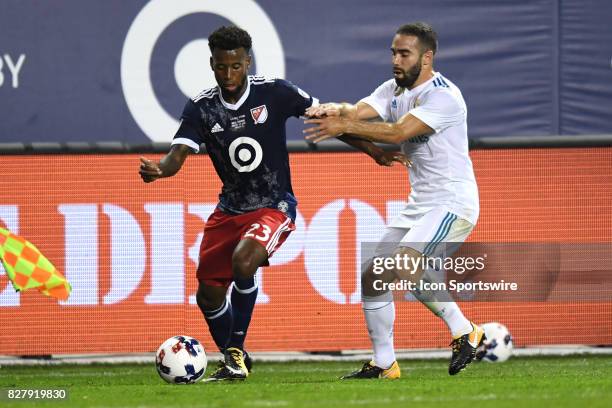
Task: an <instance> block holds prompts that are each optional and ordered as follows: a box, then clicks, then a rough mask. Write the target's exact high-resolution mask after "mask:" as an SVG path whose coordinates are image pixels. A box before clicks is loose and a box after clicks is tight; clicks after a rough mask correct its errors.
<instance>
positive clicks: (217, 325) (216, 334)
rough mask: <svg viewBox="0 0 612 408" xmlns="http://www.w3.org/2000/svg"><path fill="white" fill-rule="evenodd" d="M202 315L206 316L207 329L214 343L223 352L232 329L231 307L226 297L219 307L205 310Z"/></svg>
mask: <svg viewBox="0 0 612 408" xmlns="http://www.w3.org/2000/svg"><path fill="white" fill-rule="evenodd" d="M204 317H205V318H206V323H208V330H209V331H210V334H211V335H212V338H213V340H214V341H215V344H216V345H217V347H218V348H219V351H221V352H223V351H224V350H225V349H226V348H227V344H228V343H229V339H230V333H231V331H232V321H233V316H232V307H231V306H230V304H229V303H228V301H227V299H225V300H224V301H223V305H221V307H220V308H218V309H215V310H211V311H208V310H207V311H205V312H204Z"/></svg>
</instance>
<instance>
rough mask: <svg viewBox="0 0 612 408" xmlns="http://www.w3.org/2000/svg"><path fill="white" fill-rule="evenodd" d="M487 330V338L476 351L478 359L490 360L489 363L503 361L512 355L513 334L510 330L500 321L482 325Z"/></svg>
mask: <svg viewBox="0 0 612 408" xmlns="http://www.w3.org/2000/svg"><path fill="white" fill-rule="evenodd" d="M480 327H482V328H483V329H484V331H485V336H487V339H486V340H485V341H484V343H483V344H482V346H480V347H479V348H478V351H477V352H476V359H477V360H484V361H488V362H489V363H501V362H504V361H506V360H508V359H509V358H510V356H511V355H512V349H513V348H514V345H513V344H512V336H511V335H510V332H509V331H508V329H507V328H506V326H504V325H503V324H500V323H485V324H483V325H481V326H480Z"/></svg>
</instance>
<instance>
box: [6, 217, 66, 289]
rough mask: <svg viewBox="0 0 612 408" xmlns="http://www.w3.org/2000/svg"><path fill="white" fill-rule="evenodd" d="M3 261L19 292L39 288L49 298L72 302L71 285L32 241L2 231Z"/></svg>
mask: <svg viewBox="0 0 612 408" xmlns="http://www.w3.org/2000/svg"><path fill="white" fill-rule="evenodd" d="M0 260H2V264H3V265H4V269H5V270H6V273H7V275H8V277H9V279H10V280H11V282H12V283H13V287H14V288H15V290H16V291H18V292H19V291H22V290H27V289H30V288H38V290H39V291H40V292H42V293H43V294H45V295H47V296H52V297H54V298H57V299H60V300H66V299H68V296H70V291H71V290H72V288H71V286H70V284H69V283H68V281H67V280H66V278H65V277H64V275H62V273H61V272H59V271H58V270H57V269H55V266H53V264H51V262H49V260H48V259H47V258H45V257H44V255H43V254H41V253H40V251H39V250H38V249H37V248H36V247H35V246H34V245H33V244H32V243H30V242H28V241H26V240H25V239H23V238H21V237H19V236H17V235H15V234H13V233H11V232H10V231H7V230H5V229H4V228H0Z"/></svg>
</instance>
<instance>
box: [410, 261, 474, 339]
mask: <svg viewBox="0 0 612 408" xmlns="http://www.w3.org/2000/svg"><path fill="white" fill-rule="evenodd" d="M444 276H445V275H444V271H437V270H433V269H431V268H428V269H426V270H425V272H424V273H423V276H422V277H421V279H423V280H425V281H429V282H438V283H439V282H443V281H444ZM411 293H412V294H413V295H414V297H416V298H417V299H418V300H419V302H421V303H422V304H424V305H425V307H427V308H428V309H429V310H431V311H432V312H433V313H434V314H435V315H436V316H438V317H439V318H441V319H442V320H444V323H446V326H447V327H448V329H449V330H450V332H451V336H452V337H453V338H455V337H459V336H463V335H464V334H468V333H470V332H471V331H472V330H473V328H472V324H471V323H470V321H469V320H468V319H466V318H465V316H464V315H463V313H462V312H461V309H459V306H458V305H457V303H456V302H454V301H453V298H452V297H451V295H450V294H449V293H448V292H447V291H445V290H433V291H432V290H429V291H419V290H415V291H412V292H411Z"/></svg>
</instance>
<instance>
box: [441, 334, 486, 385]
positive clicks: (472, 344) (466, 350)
mask: <svg viewBox="0 0 612 408" xmlns="http://www.w3.org/2000/svg"><path fill="white" fill-rule="evenodd" d="M470 323H471V324H472V328H473V330H472V331H471V332H469V333H468V334H464V335H463V336H459V337H457V338H455V339H453V341H452V342H451V344H450V346H451V347H452V350H453V355H452V356H451V361H450V364H449V366H448V373H449V374H450V375H455V374H457V373H459V372H460V371H461V370H463V369H464V368H465V367H467V365H468V364H470V363H471V362H472V360H473V359H474V357H475V356H476V350H477V349H478V347H479V346H480V345H481V344H482V343H483V342H484V340H485V338H486V337H485V332H484V330H483V329H482V328H481V327H480V326H478V325H476V324H474V323H472V322H470Z"/></svg>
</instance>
